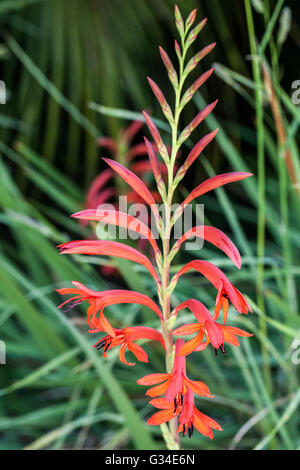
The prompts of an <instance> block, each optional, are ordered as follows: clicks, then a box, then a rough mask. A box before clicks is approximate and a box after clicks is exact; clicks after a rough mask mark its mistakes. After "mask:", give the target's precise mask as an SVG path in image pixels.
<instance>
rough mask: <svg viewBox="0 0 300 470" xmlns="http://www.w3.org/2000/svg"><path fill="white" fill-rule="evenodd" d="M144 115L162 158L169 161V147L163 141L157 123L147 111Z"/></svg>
mask: <svg viewBox="0 0 300 470" xmlns="http://www.w3.org/2000/svg"><path fill="white" fill-rule="evenodd" d="M143 116H144V118H145V120H146V124H147V126H148V128H149V131H150V132H151V135H152V137H153V139H154V142H155V143H156V145H157V148H158V151H159V153H160V155H161V156H162V158H163V159H164V161H165V162H168V161H169V154H168V150H167V147H166V146H165V144H164V143H163V141H162V138H161V136H160V133H159V131H158V129H157V127H156V125H155V124H154V122H153V121H152V119H151V118H150V116H149V115H148V114H147V113H146V111H143Z"/></svg>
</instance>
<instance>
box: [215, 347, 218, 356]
mask: <svg viewBox="0 0 300 470" xmlns="http://www.w3.org/2000/svg"><path fill="white" fill-rule="evenodd" d="M215 355H216V356H217V355H218V350H217V349H216V348H215Z"/></svg>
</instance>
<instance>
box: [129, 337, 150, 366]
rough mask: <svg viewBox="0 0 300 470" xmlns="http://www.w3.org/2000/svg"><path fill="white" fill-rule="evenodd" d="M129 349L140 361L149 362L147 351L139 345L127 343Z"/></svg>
mask: <svg viewBox="0 0 300 470" xmlns="http://www.w3.org/2000/svg"><path fill="white" fill-rule="evenodd" d="M127 348H128V349H129V351H131V352H132V354H134V355H135V357H136V358H137V360H138V361H140V362H149V359H148V355H147V353H146V351H145V350H144V349H143V348H142V347H141V346H140V345H139V344H135V343H131V342H129V343H127Z"/></svg>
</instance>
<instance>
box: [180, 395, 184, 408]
mask: <svg viewBox="0 0 300 470" xmlns="http://www.w3.org/2000/svg"><path fill="white" fill-rule="evenodd" d="M180 404H181V406H182V405H183V394H182V393H181V394H180Z"/></svg>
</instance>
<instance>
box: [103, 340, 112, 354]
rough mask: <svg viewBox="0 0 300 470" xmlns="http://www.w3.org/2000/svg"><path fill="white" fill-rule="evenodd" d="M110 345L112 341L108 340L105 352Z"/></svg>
mask: <svg viewBox="0 0 300 470" xmlns="http://www.w3.org/2000/svg"><path fill="white" fill-rule="evenodd" d="M110 345H111V341H108V342H107V343H106V345H105V348H104V352H106V351H107V350H108V348H109V346H110Z"/></svg>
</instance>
